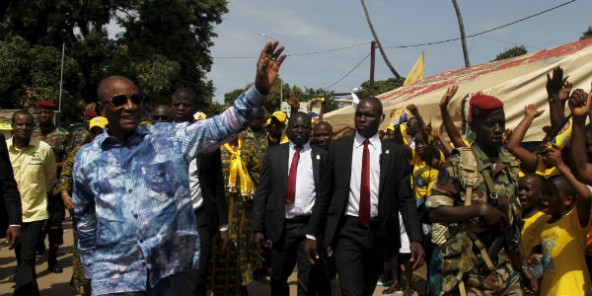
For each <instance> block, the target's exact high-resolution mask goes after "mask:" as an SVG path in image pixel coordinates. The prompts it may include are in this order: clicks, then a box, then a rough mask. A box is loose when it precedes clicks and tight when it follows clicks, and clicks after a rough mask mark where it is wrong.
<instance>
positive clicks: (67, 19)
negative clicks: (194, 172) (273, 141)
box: [0, 0, 228, 119]
mask: <svg viewBox="0 0 592 296" xmlns="http://www.w3.org/2000/svg"><path fill="white" fill-rule="evenodd" d="M227 12H228V9H227V1H226V0H200V1H189V0H185V1H183V0H131V1H130V0H128V1H124V0H101V1H97V0H73V1H70V0H28V1H18V0H4V1H2V3H1V4H0V21H1V23H0V40H1V41H0V77H2V79H0V108H20V107H21V104H22V101H23V99H24V96H25V92H26V90H32V91H35V92H36V93H37V94H38V95H39V97H41V98H43V99H49V100H53V101H54V102H56V103H57V102H58V92H59V80H60V62H61V52H62V44H65V47H66V50H65V58H64V82H63V94H62V109H63V111H64V113H65V116H66V117H69V118H71V119H73V118H76V117H77V116H75V115H74V114H79V112H80V111H81V110H82V106H83V105H84V103H90V102H95V101H96V100H97V97H96V85H97V84H98V82H100V80H101V79H103V78H105V77H107V76H110V75H123V76H127V77H129V78H131V79H132V80H133V81H134V82H136V84H137V85H138V87H139V88H140V90H141V91H142V92H144V93H145V94H147V95H149V97H150V101H149V102H148V103H147V108H146V109H147V111H149V110H150V108H151V107H152V106H156V105H158V104H161V103H169V101H170V94H171V93H172V92H173V91H174V89H175V88H177V87H181V86H183V87H191V88H193V89H195V91H196V93H197V94H198V96H199V98H200V99H201V101H200V102H199V104H200V106H199V107H200V108H207V107H209V106H210V104H211V102H212V97H213V92H214V88H213V84H212V82H211V81H207V80H206V78H205V74H206V73H207V72H208V71H209V70H210V68H211V65H212V58H211V56H210V50H209V48H210V47H211V46H212V45H213V42H212V38H214V37H215V36H216V34H215V32H214V30H213V28H214V25H216V24H219V23H220V22H221V21H222V15H223V14H224V13H227ZM111 21H115V22H117V24H118V25H119V26H120V27H121V28H122V29H123V32H122V33H120V34H118V35H117V36H116V37H115V38H114V39H110V38H109V37H108V34H107V31H106V27H107V25H108V24H109V22H111Z"/></svg>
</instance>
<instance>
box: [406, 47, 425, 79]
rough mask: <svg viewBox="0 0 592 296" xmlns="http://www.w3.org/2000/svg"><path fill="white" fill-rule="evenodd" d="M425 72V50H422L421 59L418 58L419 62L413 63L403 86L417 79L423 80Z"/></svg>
mask: <svg viewBox="0 0 592 296" xmlns="http://www.w3.org/2000/svg"><path fill="white" fill-rule="evenodd" d="M424 72H425V71H424V69H423V52H422V53H421V55H420V56H419V59H417V62H415V65H413V68H411V71H409V74H407V78H405V82H403V86H405V85H408V84H412V83H414V82H416V81H420V80H423V75H424Z"/></svg>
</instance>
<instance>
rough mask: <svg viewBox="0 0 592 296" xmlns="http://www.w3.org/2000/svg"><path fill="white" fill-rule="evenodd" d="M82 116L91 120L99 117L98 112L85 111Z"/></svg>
mask: <svg viewBox="0 0 592 296" xmlns="http://www.w3.org/2000/svg"><path fill="white" fill-rule="evenodd" d="M82 115H84V116H88V117H90V118H93V117H97V112H95V111H93V110H84V112H83V113H82Z"/></svg>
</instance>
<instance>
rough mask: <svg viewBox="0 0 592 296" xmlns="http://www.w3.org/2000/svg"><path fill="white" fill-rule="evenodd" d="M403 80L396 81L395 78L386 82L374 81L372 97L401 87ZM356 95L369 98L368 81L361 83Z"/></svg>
mask: <svg viewBox="0 0 592 296" xmlns="http://www.w3.org/2000/svg"><path fill="white" fill-rule="evenodd" d="M404 81H405V78H404V77H403V78H402V79H397V78H394V77H393V78H389V79H387V80H378V81H374V95H375V96H376V95H379V94H382V93H385V92H388V91H391V90H393V89H396V88H399V87H401V86H402V85H403V82H404ZM356 95H357V96H358V97H359V98H360V99H363V98H367V97H370V81H369V80H367V81H365V82H363V83H362V85H361V86H360V89H359V90H358V91H356Z"/></svg>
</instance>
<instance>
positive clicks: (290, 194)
mask: <svg viewBox="0 0 592 296" xmlns="http://www.w3.org/2000/svg"><path fill="white" fill-rule="evenodd" d="M301 149H302V147H296V148H295V149H294V156H292V164H291V165H290V172H289V173H288V187H286V204H288V205H292V204H294V201H296V174H297V172H298V160H299V159H300V150H301Z"/></svg>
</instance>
